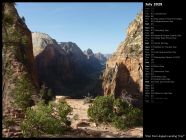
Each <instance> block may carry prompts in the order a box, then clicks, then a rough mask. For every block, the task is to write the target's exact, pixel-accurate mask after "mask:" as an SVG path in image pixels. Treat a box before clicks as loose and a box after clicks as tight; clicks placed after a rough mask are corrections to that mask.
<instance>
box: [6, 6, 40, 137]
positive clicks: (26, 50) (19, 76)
mask: <svg viewBox="0 0 186 140" xmlns="http://www.w3.org/2000/svg"><path fill="white" fill-rule="evenodd" d="M2 15H3V17H2V36H3V38H2V62H3V63H2V97H3V99H2V105H3V136H4V137H18V136H20V135H21V132H20V122H21V118H20V117H15V118H13V116H14V115H13V116H12V114H13V113H14V112H17V110H19V112H21V113H22V108H20V106H18V105H17V104H16V105H15V104H12V103H15V100H16V99H15V98H17V97H16V96H22V94H26V93H27V92H28V90H30V89H32V90H31V91H29V93H31V96H32V97H31V99H30V100H29V101H33V100H34V99H36V98H37V97H38V96H37V95H38V94H37V89H38V82H37V81H38V80H37V74H36V66H35V62H34V56H33V48H32V37H31V32H30V30H29V29H28V28H27V26H26V24H25V23H24V21H23V20H22V19H21V18H20V17H19V15H18V13H17V10H16V8H15V6H14V3H2ZM27 85H29V88H30V89H26V88H24V87H25V86H27ZM23 88H24V89H23ZM32 103H33V102H32ZM28 104H29V102H28ZM13 105H15V106H13ZM29 105H30V106H31V105H32V104H29ZM21 113H19V114H21ZM8 119H12V122H15V124H13V123H12V124H10V126H6V123H5V122H6V120H8ZM6 127H7V128H6ZM6 130H7V131H6Z"/></svg>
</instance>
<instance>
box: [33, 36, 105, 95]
mask: <svg viewBox="0 0 186 140" xmlns="http://www.w3.org/2000/svg"><path fill="white" fill-rule="evenodd" d="M32 39H33V47H34V54H35V61H36V63H37V71H38V77H39V83H40V86H41V85H42V84H45V85H46V86H47V87H48V88H51V89H52V91H53V92H54V94H56V95H65V96H71V97H76V98H77V97H83V96H85V95H87V94H88V92H90V93H91V94H92V95H96V94H100V93H101V88H100V87H101V86H100V85H101V82H100V80H99V75H100V73H101V64H100V63H99V61H98V60H97V59H96V58H95V59H96V61H93V62H96V63H93V62H92V61H91V62H90V61H89V60H88V59H87V56H86V55H85V54H84V53H83V52H82V51H81V49H80V48H79V47H78V46H77V45H76V44H75V43H73V42H61V43H59V44H57V43H56V41H55V40H54V39H52V38H51V37H50V36H49V35H47V34H44V33H32ZM97 87H98V89H99V90H100V92H97V90H98V89H96V90H95V88H97ZM96 92H97V93H96Z"/></svg>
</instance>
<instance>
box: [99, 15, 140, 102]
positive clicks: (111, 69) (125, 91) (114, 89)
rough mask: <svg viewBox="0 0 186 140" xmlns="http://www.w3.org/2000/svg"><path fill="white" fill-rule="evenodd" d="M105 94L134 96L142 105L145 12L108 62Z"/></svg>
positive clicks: (105, 74) (130, 26)
mask: <svg viewBox="0 0 186 140" xmlns="http://www.w3.org/2000/svg"><path fill="white" fill-rule="evenodd" d="M102 87H103V90H104V95H110V94H112V95H114V96H116V97H119V96H124V95H125V96H126V95H129V96H132V98H133V99H134V100H133V101H134V104H136V105H137V106H142V96H143V94H142V93H143V13H142V12H140V13H139V14H138V15H137V16H136V18H135V19H134V21H132V22H131V23H130V25H129V27H128V30H127V35H126V39H125V41H124V42H121V44H120V45H119V47H118V49H117V51H116V52H115V53H114V54H113V55H112V56H111V57H110V58H109V60H108V61H107V62H106V70H105V72H104V74H103V84H102Z"/></svg>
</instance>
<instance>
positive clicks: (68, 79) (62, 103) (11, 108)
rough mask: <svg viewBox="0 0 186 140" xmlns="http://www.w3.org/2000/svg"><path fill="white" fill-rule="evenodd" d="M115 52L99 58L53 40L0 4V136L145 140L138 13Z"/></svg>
mask: <svg viewBox="0 0 186 140" xmlns="http://www.w3.org/2000/svg"><path fill="white" fill-rule="evenodd" d="M66 20H68V19H66ZM124 20H125V19H124ZM41 26H42V25H41ZM61 38H63V35H61ZM90 43H91V42H90ZM115 48H116V50H115V51H114V52H113V53H112V54H108V53H107V54H105V53H102V52H94V51H93V48H89V46H87V49H86V50H82V49H81V46H79V44H76V42H74V41H67V42H58V41H56V39H55V38H52V37H51V36H50V34H48V33H44V32H34V31H31V30H30V29H29V28H28V26H27V25H26V22H25V19H24V18H23V17H22V18H21V17H20V15H19V14H18V11H17V9H16V4H15V3H3V4H2V97H3V98H2V117H3V120H2V127H3V129H2V136H3V137H6V138H23V137H24V138H30V137H37V138H38V137H39V138H66V137H67V138H71V137H72V138H83V137H88V138H89V137H90V138H97V137H101V138H112V137H114V138H134V137H138V138H139V137H143V12H142V10H141V11H139V13H137V15H136V17H135V18H134V19H133V21H130V24H129V25H128V28H127V32H126V37H125V39H123V41H122V42H121V43H120V42H118V46H115Z"/></svg>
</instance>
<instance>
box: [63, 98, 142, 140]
mask: <svg viewBox="0 0 186 140" xmlns="http://www.w3.org/2000/svg"><path fill="white" fill-rule="evenodd" d="M65 100H66V101H67V103H68V104H69V105H70V106H71V107H72V108H73V111H72V113H71V114H70V115H69V117H70V118H71V121H72V124H71V126H72V128H73V131H74V137H76V134H77V135H79V133H82V135H80V136H81V137H83V136H85V137H86V136H89V137H91V136H92V137H108V138H109V137H143V128H142V127H139V128H133V129H130V130H128V131H120V130H117V129H116V128H114V127H112V126H109V125H103V124H99V125H98V126H96V124H95V123H93V122H90V121H89V118H88V116H87V109H88V108H89V105H90V104H88V103H86V104H84V101H83V99H65ZM75 114H77V115H76V119H74V115H75ZM67 137H68V136H67Z"/></svg>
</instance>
